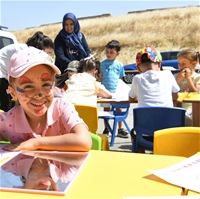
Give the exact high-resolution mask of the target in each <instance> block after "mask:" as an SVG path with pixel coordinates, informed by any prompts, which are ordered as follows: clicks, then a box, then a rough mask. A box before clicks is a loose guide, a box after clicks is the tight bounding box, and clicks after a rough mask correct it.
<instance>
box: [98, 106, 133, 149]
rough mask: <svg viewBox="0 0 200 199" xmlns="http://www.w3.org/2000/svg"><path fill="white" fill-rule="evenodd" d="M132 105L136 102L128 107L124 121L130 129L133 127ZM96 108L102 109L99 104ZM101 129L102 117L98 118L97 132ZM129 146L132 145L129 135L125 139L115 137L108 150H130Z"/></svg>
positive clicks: (102, 128)
mask: <svg viewBox="0 0 200 199" xmlns="http://www.w3.org/2000/svg"><path fill="white" fill-rule="evenodd" d="M134 107H137V103H131V105H130V109H129V116H128V118H127V119H126V122H127V123H128V125H129V128H130V129H132V128H133V111H132V110H133V108H134ZM98 109H99V110H101V111H102V110H103V108H102V107H100V105H99V104H98ZM103 130H104V123H103V119H99V129H98V133H102V132H103ZM109 141H110V138H109ZM131 147H132V143H131V139H130V137H129V138H127V139H124V138H119V137H116V138H115V144H114V146H113V147H110V150H113V151H125V152H131Z"/></svg>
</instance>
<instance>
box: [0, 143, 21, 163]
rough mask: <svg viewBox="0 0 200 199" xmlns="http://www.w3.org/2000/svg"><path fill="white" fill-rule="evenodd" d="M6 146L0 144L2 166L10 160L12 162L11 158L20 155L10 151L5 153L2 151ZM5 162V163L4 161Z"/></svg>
mask: <svg viewBox="0 0 200 199" xmlns="http://www.w3.org/2000/svg"><path fill="white" fill-rule="evenodd" d="M5 145H6V144H0V165H1V164H2V163H5V161H6V162H7V161H8V160H10V159H11V158H13V157H15V156H16V155H18V154H19V153H20V152H19V151H18V152H10V151H4V150H3V149H2V147H3V146H5ZM2 160H5V161H2Z"/></svg>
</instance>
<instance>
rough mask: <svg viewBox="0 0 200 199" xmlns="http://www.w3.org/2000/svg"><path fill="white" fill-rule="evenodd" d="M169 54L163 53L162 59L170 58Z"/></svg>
mask: <svg viewBox="0 0 200 199" xmlns="http://www.w3.org/2000/svg"><path fill="white" fill-rule="evenodd" d="M168 55H169V53H161V56H162V60H163V61H164V60H168Z"/></svg>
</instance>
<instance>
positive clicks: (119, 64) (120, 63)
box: [113, 59, 123, 67]
mask: <svg viewBox="0 0 200 199" xmlns="http://www.w3.org/2000/svg"><path fill="white" fill-rule="evenodd" d="M113 62H114V63H115V64H116V65H118V66H120V67H123V64H122V62H120V61H119V60H117V59H115V60H114V61H113Z"/></svg>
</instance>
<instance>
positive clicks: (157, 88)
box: [129, 46, 180, 140]
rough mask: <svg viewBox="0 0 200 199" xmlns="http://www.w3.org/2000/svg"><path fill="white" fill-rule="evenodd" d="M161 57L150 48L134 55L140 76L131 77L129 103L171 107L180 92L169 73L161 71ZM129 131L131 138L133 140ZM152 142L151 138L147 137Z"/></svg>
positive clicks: (145, 48) (132, 135)
mask: <svg viewBox="0 0 200 199" xmlns="http://www.w3.org/2000/svg"><path fill="white" fill-rule="evenodd" d="M161 62H162V56H161V54H160V52H159V51H158V50H156V49H155V48H153V47H151V46H147V47H144V48H143V49H141V50H139V52H138V53H137V55H136V67H137V69H138V71H139V72H140V74H138V75H136V76H134V77H133V80H132V85H131V90H130V92H129V101H130V102H138V106H140V107H141V106H164V107H173V100H176V99H177V98H178V92H179V90H180V88H179V86H178V84H177V83H176V80H175V78H174V76H173V75H172V73H171V71H168V70H163V71H161V70H160V69H161ZM134 136H135V135H134V132H133V131H131V138H132V139H134ZM147 139H148V140H152V137H148V138H147Z"/></svg>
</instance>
